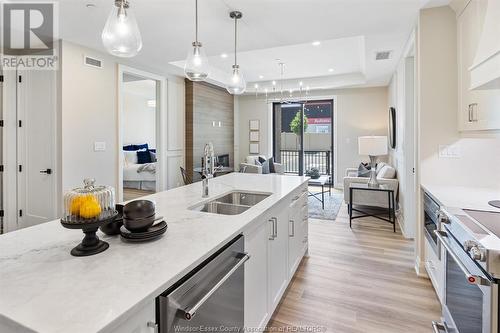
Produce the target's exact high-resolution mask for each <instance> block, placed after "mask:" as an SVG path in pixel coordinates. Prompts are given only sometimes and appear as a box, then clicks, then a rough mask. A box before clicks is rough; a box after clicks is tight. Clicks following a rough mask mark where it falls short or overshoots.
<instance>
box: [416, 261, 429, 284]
mask: <svg viewBox="0 0 500 333" xmlns="http://www.w3.org/2000/svg"><path fill="white" fill-rule="evenodd" d="M415 272H416V273H417V276H419V277H423V278H427V279H428V278H429V275H428V274H427V270H426V269H425V265H424V263H423V261H421V260H420V257H419V256H417V257H416V258H415Z"/></svg>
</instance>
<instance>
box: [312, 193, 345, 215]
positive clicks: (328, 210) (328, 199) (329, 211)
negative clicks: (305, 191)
mask: <svg viewBox="0 0 500 333" xmlns="http://www.w3.org/2000/svg"><path fill="white" fill-rule="evenodd" d="M318 197H319V198H321V194H318ZM343 201H344V195H343V193H342V192H340V191H335V190H332V194H331V196H330V194H328V193H325V209H323V208H322V206H321V201H319V200H317V199H316V198H314V197H309V217H310V218H313V219H320V220H331V221H334V220H335V219H336V218H337V214H338V213H339V210H340V207H341V206H342V203H343Z"/></svg>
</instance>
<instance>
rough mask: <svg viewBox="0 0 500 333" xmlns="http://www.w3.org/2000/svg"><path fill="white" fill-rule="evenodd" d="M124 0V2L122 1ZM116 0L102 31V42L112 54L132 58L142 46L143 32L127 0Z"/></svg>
mask: <svg viewBox="0 0 500 333" xmlns="http://www.w3.org/2000/svg"><path fill="white" fill-rule="evenodd" d="M122 1H123V2H122ZM122 1H119V0H118V1H116V2H115V4H114V5H113V8H112V9H111V13H109V16H108V20H107V21H106V25H105V26H104V29H103V31H102V35H101V38H102V43H103V45H104V47H105V48H106V50H107V51H108V52H109V53H111V54H112V55H115V56H118V57H123V58H130V57H134V56H136V55H137V53H139V51H140V50H141V48H142V38H141V32H140V31H139V27H138V25H137V21H136V20H135V17H134V14H133V12H132V11H131V10H130V9H129V8H128V6H129V5H128V2H126V1H125V0H122Z"/></svg>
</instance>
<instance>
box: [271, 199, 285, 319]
mask: <svg viewBox="0 0 500 333" xmlns="http://www.w3.org/2000/svg"><path fill="white" fill-rule="evenodd" d="M288 206H289V202H284V203H283V204H280V205H278V206H277V207H276V208H275V209H274V212H273V216H272V217H271V222H270V223H271V225H273V224H274V228H272V229H274V230H273V231H274V236H273V237H271V238H272V239H270V240H269V242H268V244H269V272H270V274H269V293H270V295H269V296H270V310H271V312H272V311H273V310H274V309H275V308H276V306H277V305H278V303H279V301H280V299H281V296H282V295H283V293H284V291H285V289H286V286H287V283H288V226H289V222H288V210H287V208H288Z"/></svg>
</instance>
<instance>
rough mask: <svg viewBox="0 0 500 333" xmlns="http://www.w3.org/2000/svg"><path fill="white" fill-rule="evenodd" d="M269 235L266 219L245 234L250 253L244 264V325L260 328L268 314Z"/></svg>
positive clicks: (247, 250)
mask: <svg viewBox="0 0 500 333" xmlns="http://www.w3.org/2000/svg"><path fill="white" fill-rule="evenodd" d="M269 236H270V232H269V226H268V222H267V221H265V222H264V223H261V224H260V225H259V226H258V227H257V228H256V229H255V230H250V231H249V232H248V233H246V234H245V251H246V252H247V253H248V254H249V255H250V260H248V261H247V262H246V264H245V327H256V328H257V327H259V328H262V327H264V326H265V325H266V322H267V318H268V317H269V315H270V314H269V304H268V303H269V293H268V290H267V279H268V262H267V259H268V255H267V246H268V242H269Z"/></svg>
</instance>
